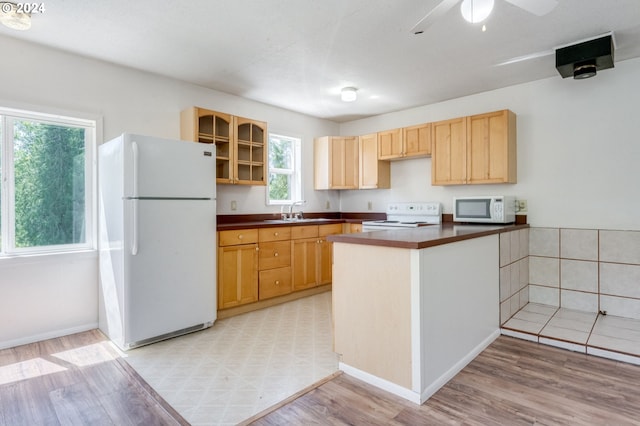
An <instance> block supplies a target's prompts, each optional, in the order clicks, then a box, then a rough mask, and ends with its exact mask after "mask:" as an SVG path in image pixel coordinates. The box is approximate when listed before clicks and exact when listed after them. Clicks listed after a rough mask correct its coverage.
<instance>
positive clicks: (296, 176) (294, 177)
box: [265, 133, 303, 206]
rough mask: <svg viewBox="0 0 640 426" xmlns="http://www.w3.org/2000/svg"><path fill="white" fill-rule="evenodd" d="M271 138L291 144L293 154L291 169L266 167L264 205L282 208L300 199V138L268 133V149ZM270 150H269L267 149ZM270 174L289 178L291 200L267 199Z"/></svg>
mask: <svg viewBox="0 0 640 426" xmlns="http://www.w3.org/2000/svg"><path fill="white" fill-rule="evenodd" d="M271 138H278V139H286V140H289V141H291V142H292V143H293V152H292V153H291V156H292V159H291V164H292V165H293V167H292V168H291V169H280V168H273V169H272V168H271V165H270V164H269V165H268V167H267V190H266V194H265V198H266V204H267V205H268V206H282V205H288V204H291V203H292V202H294V201H300V200H302V199H303V197H302V152H301V151H302V138H300V137H297V136H285V135H283V134H280V133H269V147H271ZM269 149H270V148H269ZM267 161H268V153H267ZM271 173H276V174H286V175H290V176H291V188H290V189H291V191H290V193H291V196H292V198H293V199H292V200H272V199H270V198H269V192H270V191H269V176H271Z"/></svg>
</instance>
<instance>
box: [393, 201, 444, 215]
mask: <svg viewBox="0 0 640 426" xmlns="http://www.w3.org/2000/svg"><path fill="white" fill-rule="evenodd" d="M387 214H393V215H397V214H401V215H411V214H415V215H429V216H431V215H439V214H440V203H438V202H422V203H391V204H388V205H387Z"/></svg>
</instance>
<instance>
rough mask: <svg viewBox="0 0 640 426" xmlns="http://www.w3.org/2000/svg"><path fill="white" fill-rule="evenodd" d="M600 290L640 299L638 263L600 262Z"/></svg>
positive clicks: (605, 292)
mask: <svg viewBox="0 0 640 426" xmlns="http://www.w3.org/2000/svg"><path fill="white" fill-rule="evenodd" d="M600 292H601V293H603V294H610V295H614V296H622V297H634V298H637V299H640V265H623V264H618V263H604V262H603V263H601V265H600Z"/></svg>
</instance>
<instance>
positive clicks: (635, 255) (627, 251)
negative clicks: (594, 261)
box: [600, 231, 640, 265]
mask: <svg viewBox="0 0 640 426" xmlns="http://www.w3.org/2000/svg"><path fill="white" fill-rule="evenodd" d="M600 261H601V262H617V263H632V264H636V265H639V264H640V231H600Z"/></svg>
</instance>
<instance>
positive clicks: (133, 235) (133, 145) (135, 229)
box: [131, 141, 139, 256]
mask: <svg viewBox="0 0 640 426" xmlns="http://www.w3.org/2000/svg"><path fill="white" fill-rule="evenodd" d="M131 150H132V151H133V179H132V180H133V193H132V196H133V197H132V198H133V200H132V201H133V206H132V207H133V226H132V227H131V228H132V231H131V239H132V241H131V255H132V256H135V255H137V254H138V200H137V198H138V161H139V155H138V143H137V142H136V141H132V142H131Z"/></svg>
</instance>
